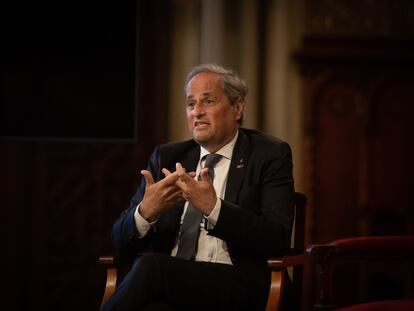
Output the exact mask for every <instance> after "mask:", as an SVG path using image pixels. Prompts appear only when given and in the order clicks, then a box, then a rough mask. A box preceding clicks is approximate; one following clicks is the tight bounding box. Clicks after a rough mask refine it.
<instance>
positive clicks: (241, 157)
mask: <svg viewBox="0 0 414 311" xmlns="http://www.w3.org/2000/svg"><path fill="white" fill-rule="evenodd" d="M249 146H250V143H249V138H248V137H247V135H246V134H245V133H244V131H243V130H242V129H240V130H239V137H238V138H237V142H236V145H235V146H234V150H233V156H232V159H231V163H230V168H229V174H228V176H227V186H226V194H225V196H224V198H225V200H226V201H229V202H232V203H236V202H237V200H238V196H239V190H240V187H241V185H242V182H243V177H244V174H245V172H246V168H247V163H248V156H249Z"/></svg>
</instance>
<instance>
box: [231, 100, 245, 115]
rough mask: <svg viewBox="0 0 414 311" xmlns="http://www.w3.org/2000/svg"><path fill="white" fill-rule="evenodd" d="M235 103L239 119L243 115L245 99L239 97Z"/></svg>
mask: <svg viewBox="0 0 414 311" xmlns="http://www.w3.org/2000/svg"><path fill="white" fill-rule="evenodd" d="M233 105H234V111H235V115H236V120H237V121H239V120H240V119H241V118H242V117H243V111H244V100H243V99H241V98H240V97H239V98H238V99H237V100H236V102H235V103H234V104H233Z"/></svg>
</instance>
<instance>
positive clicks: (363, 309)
mask: <svg viewBox="0 0 414 311" xmlns="http://www.w3.org/2000/svg"><path fill="white" fill-rule="evenodd" d="M335 310H336V311H413V310H414V299H400V300H387V301H375V302H370V303H363V304H359V305H354V306H351V307H345V308H340V309H335Z"/></svg>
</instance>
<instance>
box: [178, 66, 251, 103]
mask: <svg viewBox="0 0 414 311" xmlns="http://www.w3.org/2000/svg"><path fill="white" fill-rule="evenodd" d="M201 72H211V73H215V74H217V75H218V76H219V77H220V81H221V86H222V89H223V92H224V94H226V96H227V97H228V98H229V100H230V103H231V104H234V103H235V102H236V100H237V99H239V98H241V99H242V100H243V101H244V100H245V98H246V95H247V91H248V88H247V85H246V82H245V81H244V80H242V79H241V78H240V77H239V76H238V75H237V73H236V72H234V71H233V70H231V69H229V68H224V67H221V66H219V65H216V64H202V65H198V66H196V67H194V68H193V69H191V71H190V72H189V73H188V74H187V77H186V79H185V84H184V93H185V94H186V93H187V85H188V83H189V82H190V80H191V79H192V78H193V77H194V76H195V75H196V74H199V73H201Z"/></svg>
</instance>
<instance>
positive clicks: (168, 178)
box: [162, 168, 178, 186]
mask: <svg viewBox="0 0 414 311" xmlns="http://www.w3.org/2000/svg"><path fill="white" fill-rule="evenodd" d="M164 170H165V171H166V172H167V174H166V172H164ZM163 173H164V174H165V178H164V179H163V180H162V183H164V184H165V185H166V186H171V185H173V184H174V183H175V182H176V181H177V179H178V174H177V172H174V173H171V172H170V171H169V170H167V169H166V168H164V169H163Z"/></svg>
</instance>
